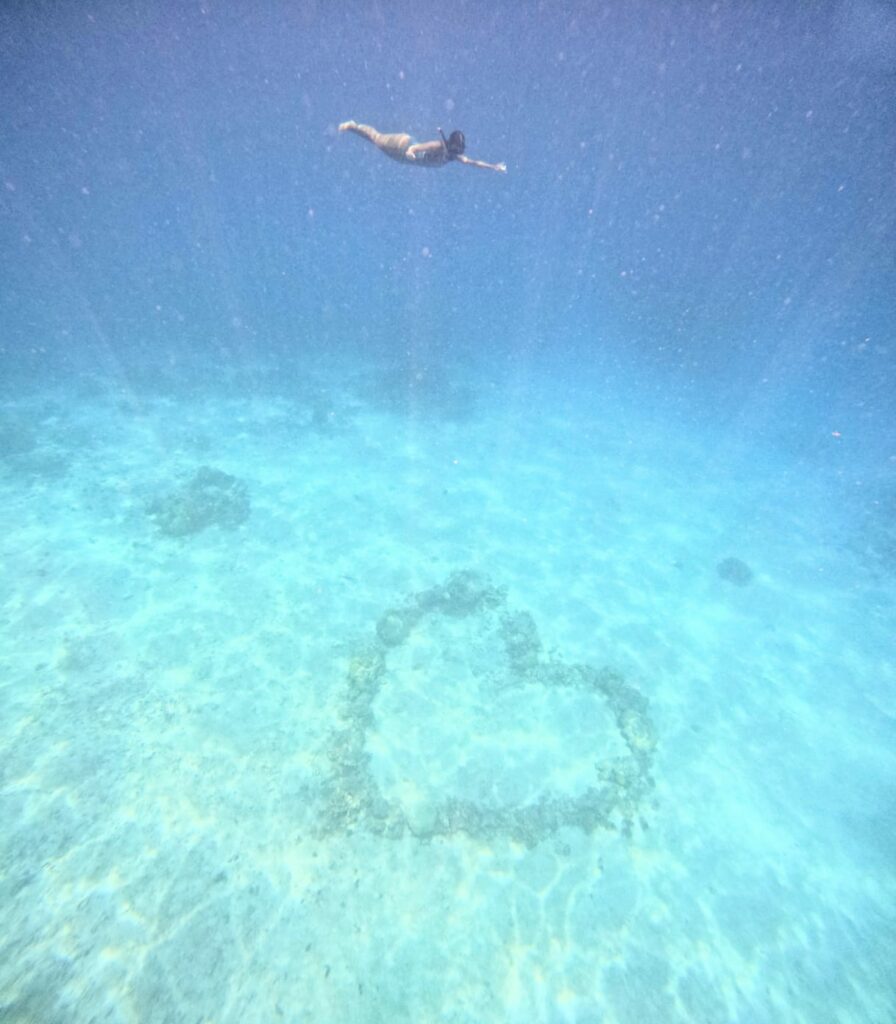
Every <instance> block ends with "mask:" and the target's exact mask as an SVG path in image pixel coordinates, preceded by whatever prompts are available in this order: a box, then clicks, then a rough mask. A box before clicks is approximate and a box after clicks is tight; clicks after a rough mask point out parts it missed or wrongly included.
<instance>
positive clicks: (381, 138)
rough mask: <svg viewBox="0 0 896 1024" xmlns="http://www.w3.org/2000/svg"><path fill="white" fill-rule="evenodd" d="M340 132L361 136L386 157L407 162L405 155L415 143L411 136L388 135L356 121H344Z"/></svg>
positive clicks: (402, 134) (400, 134)
mask: <svg viewBox="0 0 896 1024" xmlns="http://www.w3.org/2000/svg"><path fill="white" fill-rule="evenodd" d="M339 130H340V131H341V132H354V133H355V135H360V136H361V138H363V139H367V141H368V142H372V143H373V144H374V146H376V147H377V149H380V150H382V151H383V152H384V153H385V154H386V156H391V157H392V159H393V160H406V159H407V158H406V156H405V153H406V152H407V150H408V147H409V146H410V145H412V143H413V141H414V140H413V139H412V138H411V137H410V135H406V134H404V133H403V132H401V133H399V132H396V133H393V134H390V135H387V134H385V133H384V132H378V131H377V130H376V128H371V127H370V125H369V124H358V123H357V122H356V121H343V122H342V124H341V125H340V126H339Z"/></svg>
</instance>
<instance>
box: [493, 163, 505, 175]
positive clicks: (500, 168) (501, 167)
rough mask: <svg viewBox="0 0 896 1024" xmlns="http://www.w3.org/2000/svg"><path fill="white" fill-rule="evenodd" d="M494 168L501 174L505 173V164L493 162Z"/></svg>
mask: <svg viewBox="0 0 896 1024" xmlns="http://www.w3.org/2000/svg"><path fill="white" fill-rule="evenodd" d="M495 170H496V171H500V172H501V173H502V174H506V173H507V164H503V163H502V164H495Z"/></svg>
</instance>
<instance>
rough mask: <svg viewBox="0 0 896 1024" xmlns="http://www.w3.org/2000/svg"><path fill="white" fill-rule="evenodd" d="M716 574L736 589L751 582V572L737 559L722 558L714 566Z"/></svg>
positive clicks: (744, 563) (745, 564)
mask: <svg viewBox="0 0 896 1024" xmlns="http://www.w3.org/2000/svg"><path fill="white" fill-rule="evenodd" d="M716 572H717V573H718V574H719V575H720V576H721V577H722V579H723V580H727V581H728V582H729V583H733V584H734V585H735V586H736V587H745V586H746V585H747V584H748V583H752V582H753V570H752V569H751V568H750V567H749V566H748V565H747V563H746V562H742V561H741V560H740V559H739V558H723V559H722V561H721V562H719V564H718V565H717V566H716Z"/></svg>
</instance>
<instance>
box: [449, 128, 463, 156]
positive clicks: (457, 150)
mask: <svg viewBox="0 0 896 1024" xmlns="http://www.w3.org/2000/svg"><path fill="white" fill-rule="evenodd" d="M445 146H446V148H447V149H448V155H449V156H460V155H461V154H462V153H463V151H464V150H465V149H466V148H467V140H466V139H465V138H464V133H463V132H458V131H453V132H452V133H451V134H450V135H449V136H448V141H447V142H446V143H445Z"/></svg>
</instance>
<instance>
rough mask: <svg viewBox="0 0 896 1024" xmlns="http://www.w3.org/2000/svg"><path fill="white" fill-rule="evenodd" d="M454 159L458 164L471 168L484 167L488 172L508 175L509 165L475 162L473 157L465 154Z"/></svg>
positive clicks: (482, 161)
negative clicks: (467, 165)
mask: <svg viewBox="0 0 896 1024" xmlns="http://www.w3.org/2000/svg"><path fill="white" fill-rule="evenodd" d="M454 159H455V160H457V162H458V163H461V164H469V165H470V167H483V168H485V170H487V171H500V172H501V174H506V173H507V164H503V163H502V164H487V163H486V162H485V161H484V160H474V159H473V158H472V157H469V156H464V155H463V154H461V155H460V156H456V157H455V158H454Z"/></svg>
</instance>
